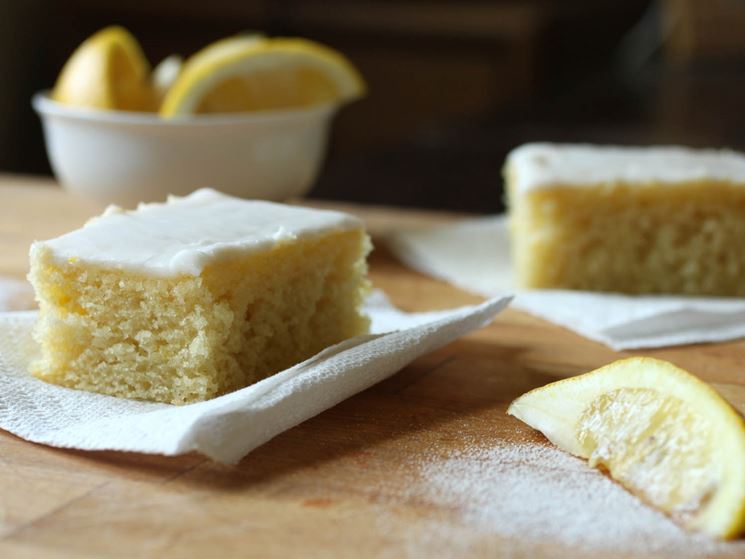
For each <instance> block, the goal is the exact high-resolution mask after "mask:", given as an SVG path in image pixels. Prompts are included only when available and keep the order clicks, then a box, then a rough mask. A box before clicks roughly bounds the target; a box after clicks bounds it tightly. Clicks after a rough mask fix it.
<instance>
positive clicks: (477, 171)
mask: <svg viewBox="0 0 745 559" xmlns="http://www.w3.org/2000/svg"><path fill="white" fill-rule="evenodd" d="M112 23H118V24H121V25H124V26H125V27H127V28H129V30H130V31H132V32H133V33H134V35H135V36H136V37H138V39H139V40H140V42H141V43H142V45H143V48H144V50H145V52H146V53H147V55H148V57H149V59H150V62H151V63H153V64H156V63H157V62H159V61H160V60H161V59H162V58H164V57H165V56H167V55H169V54H172V53H179V54H182V55H188V54H191V53H193V52H194V51H196V50H198V49H199V48H201V47H203V46H205V45H206V44H207V43H209V42H211V41H214V40H216V39H219V38H222V37H224V36H227V35H231V34H234V33H237V32H241V31H245V30H261V31H263V32H265V33H267V34H269V35H297V36H304V37H308V38H311V39H315V40H318V41H321V42H324V43H327V44H329V45H331V46H333V47H335V48H337V49H339V50H341V51H343V52H344V53H345V54H347V55H348V56H349V58H351V59H352V61H353V62H354V63H355V64H357V65H358V67H359V68H360V70H361V71H362V73H363V74H364V76H365V77H366V79H367V81H368V84H369V88H370V93H369V95H368V97H367V98H365V99H364V100H362V101H359V102H357V103H355V104H353V105H351V106H349V107H347V108H345V109H344V110H343V111H342V113H341V114H340V115H339V117H338V119H337V122H336V125H335V128H334V138H333V142H332V147H331V153H330V156H329V159H328V161H327V164H326V166H325V168H324V171H323V173H322V175H321V178H320V180H319V182H318V183H317V185H316V187H315V189H314V190H313V193H312V194H311V196H313V197H316V198H327V199H337V200H351V201H358V202H367V203H376V204H393V205H401V206H417V207H430V208H443V209H452V210H468V211H477V212H487V211H496V210H498V209H500V208H501V195H500V191H501V166H502V162H503V160H504V156H505V155H506V153H507V152H508V151H509V150H510V149H511V148H512V147H514V146H516V145H518V144H520V143H523V142H526V141H537V140H541V141H542V140H546V141H582V142H601V143H620V144H640V145H646V144H659V143H675V144H686V145H691V146H727V147H732V148H735V149H745V110H743V107H742V105H743V99H745V2H743V1H742V0H658V1H649V0H646V1H642V0H553V1H551V0H492V1H469V0H464V1H459V0H450V1H447V0H402V1H395V0H389V1H371V0H363V1H358V0H306V1H303V0H264V1H260V0H210V1H209V2H202V1H199V2H189V1H187V0H179V1H176V0H147V1H140V0H128V1H126V2H124V1H109V2H106V1H101V0H69V1H51V0H23V1H21V0H0V76H2V78H1V79H2V88H0V172H17V173H46V174H48V173H50V169H49V165H48V162H47V160H46V156H45V153H44V147H43V142H42V136H41V127H40V124H39V121H38V118H37V117H36V115H35V114H34V113H33V112H32V110H31V107H30V104H29V102H30V98H31V95H32V94H33V93H34V92H35V91H38V90H40V89H45V88H49V87H51V86H52V85H53V83H54V80H55V78H56V76H57V73H58V72H59V70H60V69H61V67H62V65H63V63H64V62H65V60H66V59H67V57H68V56H69V55H70V54H71V52H72V51H73V50H74V48H75V47H76V46H77V45H78V44H79V43H80V42H82V41H83V40H84V39H85V38H86V37H87V36H89V35H90V34H92V33H93V32H95V31H97V30H98V29H99V28H101V27H103V26H105V25H109V24H112Z"/></svg>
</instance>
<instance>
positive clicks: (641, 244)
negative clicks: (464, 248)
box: [507, 148, 745, 296]
mask: <svg viewBox="0 0 745 559" xmlns="http://www.w3.org/2000/svg"><path fill="white" fill-rule="evenodd" d="M637 149H638V148H637ZM558 153H560V152H558ZM602 163H603V158H602V150H599V151H598V152H597V165H602ZM557 165H558V163H557ZM520 172H521V169H520V167H519V166H515V165H512V166H509V165H508V168H507V180H508V195H509V202H510V230H511V236H512V252H513V256H512V257H513V262H514V267H515V271H516V276H517V281H518V283H519V285H521V286H523V287H528V288H543V289H580V290H596V291H615V292H622V293H633V294H642V293H650V294H662V293H675V294H687V295H727V296H744V295H745V282H743V281H742V277H743V275H745V245H744V244H743V243H742V239H743V238H745V183H736V182H732V181H728V180H718V179H717V180H714V179H708V180H707V179H702V180H693V181H684V182H679V183H662V182H659V181H655V180H646V181H639V182H629V181H625V180H620V179H619V180H608V181H606V182H602V183H597V184H581V185H577V184H568V183H555V184H552V185H543V186H542V187H541V188H538V189H532V190H519V191H518V189H517V188H516V186H515V185H516V184H517V183H518V182H519V178H518V175H519V174H520Z"/></svg>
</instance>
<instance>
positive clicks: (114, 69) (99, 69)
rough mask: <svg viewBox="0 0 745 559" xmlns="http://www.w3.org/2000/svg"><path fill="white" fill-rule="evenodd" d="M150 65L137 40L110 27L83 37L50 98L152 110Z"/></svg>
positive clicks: (106, 106)
mask: <svg viewBox="0 0 745 559" xmlns="http://www.w3.org/2000/svg"><path fill="white" fill-rule="evenodd" d="M149 73H150V65H149V64H148V62H147V59H146V58H145V55H144V54H143V53H142V49H141V48H140V45H139V43H138V42H137V40H136V39H135V38H134V37H133V36H132V35H131V34H130V33H129V32H128V31H127V30H126V29H124V28H122V27H119V26H111V27H106V28H104V29H102V30H101V31H99V32H97V33H95V34H94V35H92V36H91V37H89V38H88V39H86V40H85V41H84V42H83V43H82V44H81V45H80V46H79V47H78V48H77V49H76V50H75V52H74V53H73V54H72V56H71V57H70V59H69V60H68V61H67V62H66V63H65V66H64V68H62V72H61V73H60V76H59V78H58V79H57V83H56V84H55V86H54V90H53V91H52V99H54V100H55V101H58V102H60V103H65V104H67V105H74V106H78V107H91V108H98V109H113V110H122V111H152V110H154V109H155V95H154V92H153V90H152V87H151V86H150V83H149Z"/></svg>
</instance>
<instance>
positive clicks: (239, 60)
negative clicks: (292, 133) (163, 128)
mask: <svg viewBox="0 0 745 559" xmlns="http://www.w3.org/2000/svg"><path fill="white" fill-rule="evenodd" d="M364 92H365V84H364V81H363V80H362V77H361V76H360V74H359V72H358V71H357V70H356V69H355V67H354V66H353V65H352V64H351V63H350V62H349V61H348V60H347V59H346V58H345V57H344V56H343V55H342V54H340V53H339V52H337V51H335V50H333V49H330V48H328V47H325V46H323V45H320V44H318V43H315V42H313V41H308V40H305V39H282V38H276V39H265V38H262V37H258V38H253V39H252V40H245V39H243V40H242V41H241V40H240V39H233V40H223V41H220V42H218V43H216V44H214V45H210V46H208V47H206V48H205V49H204V50H202V51H200V52H198V53H197V54H195V55H194V56H193V57H191V58H190V59H189V60H188V61H187V62H186V64H185V66H184V68H183V69H182V71H181V74H180V75H179V78H178V80H176V82H175V83H174V84H173V86H172V87H171V88H170V90H169V91H168V93H167V94H166V96H165V99H164V100H163V103H162V105H161V109H160V115H161V116H163V117H166V118H171V117H179V116H187V115H191V114H205V113H232V112H244V111H260V110H271V109H285V108H295V107H307V106H312V105H319V104H324V103H333V102H343V101H350V100H352V99H355V98H357V97H360V96H362V95H363V94H364Z"/></svg>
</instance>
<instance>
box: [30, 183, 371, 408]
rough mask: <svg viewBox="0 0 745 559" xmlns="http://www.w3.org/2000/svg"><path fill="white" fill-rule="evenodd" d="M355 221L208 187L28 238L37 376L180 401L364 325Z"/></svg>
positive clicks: (304, 354)
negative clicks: (36, 311)
mask: <svg viewBox="0 0 745 559" xmlns="http://www.w3.org/2000/svg"><path fill="white" fill-rule="evenodd" d="M370 247H371V245H370V241H369V239H368V237H367V235H366V233H365V231H364V228H363V225H362V223H361V221H360V220H358V219H357V218H355V217H352V216H349V215H346V214H342V213H338V212H331V211H323V210H314V209H306V208H298V207H292V206H285V205H281V204H273V203H269V202H259V201H247V200H240V199H237V198H232V197H229V196H225V195H223V194H220V193H219V192H216V191H214V190H209V189H203V190H199V191H197V192H195V193H194V194H192V195H190V196H187V197H185V198H171V199H169V200H168V202H166V203H158V204H143V205H140V207H139V208H138V209H137V210H135V211H123V210H121V209H118V208H109V209H108V210H107V211H106V212H105V213H104V214H103V215H102V216H100V217H97V218H94V219H92V220H91V221H90V222H88V223H87V224H86V225H85V226H84V227H82V228H81V229H78V230H76V231H72V232H71V233H67V234H65V235H62V236H61V237H57V238H56V239H52V240H49V241H41V242H35V243H34V244H33V245H32V247H31V272H30V274H29V279H30V280H31V282H32V283H33V285H34V288H35V290H36V297H37V299H38V301H39V306H40V309H41V313H40V319H39V322H38V324H37V326H36V329H35V337H36V339H37V341H38V342H39V343H40V345H41V350H42V356H41V359H40V360H38V361H37V362H36V363H34V364H33V366H32V373H33V374H34V375H36V376H37V377H39V378H41V379H43V380H45V381H48V382H51V383H56V384H60V385H64V386H68V387H72V388H78V389H83V390H90V391H94V392H101V393H105V394H110V395H113V396H123V397H127V398H137V399H145V400H155V401H159V402H168V403H173V404H183V403H188V402H195V401H199V400H205V399H208V398H212V397H214V396H218V395H220V394H224V393H226V392H229V391H232V390H235V389H238V388H242V387H244V386H247V385H249V384H251V383H254V382H256V381H258V380H261V379H263V378H265V377H267V376H269V375H271V374H273V373H276V372H278V371H280V370H283V369H285V368H286V367H289V366H291V365H293V364H295V363H297V362H299V361H302V360H304V359H306V358H308V357H310V356H312V355H314V354H315V353H317V352H318V351H320V350H321V349H323V348H325V347H327V346H329V345H332V344H334V343H337V342H339V341H341V340H343V339H345V338H349V337H351V336H355V335H358V334H362V333H365V332H367V330H368V325H369V321H368V318H367V317H366V316H364V314H363V313H362V311H361V305H362V302H363V299H364V297H365V294H366V293H367V291H368V289H369V284H368V280H367V279H366V273H367V265H366V260H365V258H366V255H367V253H368V252H369V250H370Z"/></svg>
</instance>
